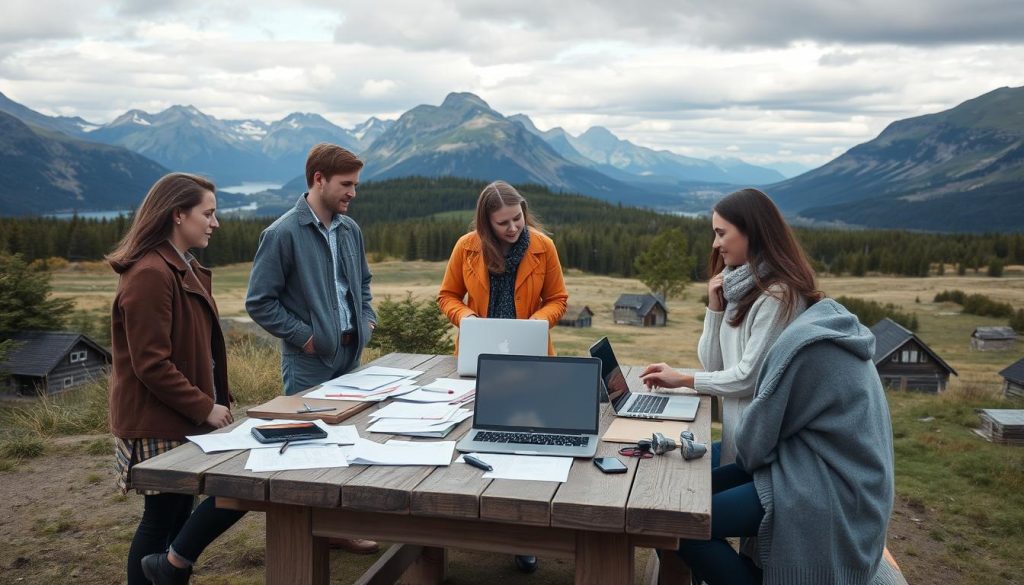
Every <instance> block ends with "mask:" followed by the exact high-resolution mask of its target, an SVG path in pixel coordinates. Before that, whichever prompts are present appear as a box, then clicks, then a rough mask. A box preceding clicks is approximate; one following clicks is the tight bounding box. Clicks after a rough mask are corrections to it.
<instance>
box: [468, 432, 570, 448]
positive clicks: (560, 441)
mask: <svg viewBox="0 0 1024 585" xmlns="http://www.w3.org/2000/svg"><path fill="white" fill-rule="evenodd" d="M474 440H477V441H484V442H486V443H517V444H526V445H558V446H563V447H583V446H586V445H587V443H589V442H590V437H584V436H580V435H548V434H541V433H508V432H504V431H478V432H477V434H476V437H474Z"/></svg>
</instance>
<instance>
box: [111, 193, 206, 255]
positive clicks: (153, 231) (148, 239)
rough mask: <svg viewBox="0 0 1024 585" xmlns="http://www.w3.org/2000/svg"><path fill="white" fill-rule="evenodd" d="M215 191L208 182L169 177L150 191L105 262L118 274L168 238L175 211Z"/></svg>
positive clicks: (199, 200)
mask: <svg viewBox="0 0 1024 585" xmlns="http://www.w3.org/2000/svg"><path fill="white" fill-rule="evenodd" d="M216 190H217V188H216V187H215V186H214V185H213V183H211V182H210V181H208V180H206V179H204V178H202V177H199V176H196V175H190V174H187V173H169V174H167V175H164V176H163V177H160V179H159V180H158V181H157V182H156V183H153V186H152V187H150V188H149V193H146V197H145V199H143V200H142V203H141V204H140V205H139V209H138V211H136V212H135V217H134V218H133V219H132V225H131V226H130V227H129V228H128V232H127V233H125V235H124V237H123V238H121V241H120V242H118V244H117V247H115V248H114V250H113V251H112V252H110V253H109V254H107V255H106V256H105V258H106V259H107V262H109V263H110V266H111V268H113V269H114V272H116V273H118V274H121V273H122V272H124V271H125V270H128V269H129V268H131V267H132V265H134V264H135V263H136V262H138V261H139V258H142V257H143V256H144V255H146V253H147V252H149V251H150V250H152V249H153V248H156V247H157V246H159V245H160V244H162V243H163V242H164V240H166V239H168V238H170V237H171V229H172V228H171V223H172V222H173V220H174V217H173V215H174V212H175V210H178V209H181V210H186V209H191V208H193V207H195V206H196V205H199V204H200V203H201V202H202V201H203V194H204V193H206V192H207V191H210V192H212V193H215V192H216Z"/></svg>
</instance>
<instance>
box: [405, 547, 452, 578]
mask: <svg viewBox="0 0 1024 585" xmlns="http://www.w3.org/2000/svg"><path fill="white" fill-rule="evenodd" d="M447 578H448V551H447V549H444V548H434V547H422V549H421V552H420V556H419V557H418V558H417V559H416V562H414V563H413V564H412V566H410V567H409V568H408V569H407V570H406V571H405V573H403V574H402V578H401V579H400V580H399V583H401V584H402V585H440V584H441V583H442V582H443V581H444V580H445V579H447Z"/></svg>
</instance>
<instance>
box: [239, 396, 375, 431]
mask: <svg viewBox="0 0 1024 585" xmlns="http://www.w3.org/2000/svg"><path fill="white" fill-rule="evenodd" d="M303 403H305V404H308V405H310V406H311V407H313V408H328V407H332V408H334V409H335V410H328V411H325V412H299V411H302V410H304V409H305V406H304V405H303ZM374 404H375V403H374V402H355V401H351V400H325V399H323V398H303V397H302V396H278V397H276V398H274V399H273V400H270V401H269V402H264V403H263V404H261V405H259V406H254V407H252V408H250V409H249V410H247V411H245V414H247V415H248V416H250V417H252V418H286V419H290V420H316V419H320V420H322V421H324V422H325V423H327V424H332V425H334V424H338V423H340V422H341V421H343V420H345V419H347V418H349V417H350V416H352V415H354V414H356V413H359V412H362V411H364V410H366V409H367V408H369V407H371V406H373V405H374Z"/></svg>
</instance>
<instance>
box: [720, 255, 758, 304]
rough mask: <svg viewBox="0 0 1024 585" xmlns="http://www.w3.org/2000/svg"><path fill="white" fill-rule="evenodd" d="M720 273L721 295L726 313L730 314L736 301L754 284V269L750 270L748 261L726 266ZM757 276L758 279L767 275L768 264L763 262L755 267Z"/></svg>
mask: <svg viewBox="0 0 1024 585" xmlns="http://www.w3.org/2000/svg"><path fill="white" fill-rule="evenodd" d="M722 274H723V277H722V295H723V296H725V302H726V303H727V306H728V313H729V314H731V313H732V308H733V307H735V306H736V303H738V302H739V301H740V299H742V298H743V297H745V296H746V295H747V293H749V292H750V290H751V289H753V288H754V286H756V283H755V282H754V271H753V270H751V268H750V263H749V262H748V263H746V264H744V265H742V266H726V267H725V270H723V271H722ZM757 276H758V278H759V279H760V280H764V278H765V277H766V276H768V265H767V264H765V263H764V262H762V263H761V264H760V265H759V266H758V267H757Z"/></svg>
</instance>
